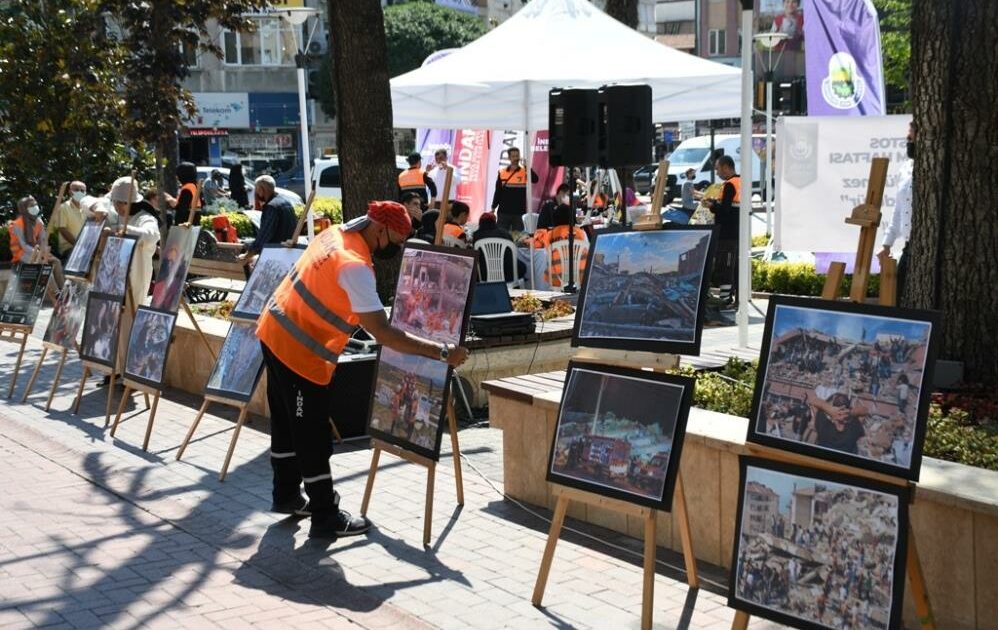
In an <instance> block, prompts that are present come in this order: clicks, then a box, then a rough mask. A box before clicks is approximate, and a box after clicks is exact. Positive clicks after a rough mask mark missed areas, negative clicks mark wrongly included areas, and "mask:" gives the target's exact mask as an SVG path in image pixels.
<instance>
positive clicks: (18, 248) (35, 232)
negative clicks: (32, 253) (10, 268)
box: [10, 217, 44, 262]
mask: <svg viewBox="0 0 998 630" xmlns="http://www.w3.org/2000/svg"><path fill="white" fill-rule="evenodd" d="M26 227H27V226H25V225H24V217H17V218H16V219H14V220H13V221H12V222H11V224H10V253H11V262H21V258H23V257H24V248H25V246H29V247H38V246H39V245H41V244H42V243H43V242H44V241H43V240H42V231H43V230H44V228H43V227H42V221H41V219H40V218H38V219H35V225H34V227H33V228H32V230H31V231H32V239H31V240H33V241H34V245H31V244H29V243H28V237H27V233H26V232H25V229H26Z"/></svg>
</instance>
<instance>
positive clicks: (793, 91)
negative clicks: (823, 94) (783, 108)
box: [790, 77, 807, 116]
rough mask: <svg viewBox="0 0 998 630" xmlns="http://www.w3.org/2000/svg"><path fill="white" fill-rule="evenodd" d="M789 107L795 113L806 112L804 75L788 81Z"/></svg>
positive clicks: (802, 113) (805, 81)
mask: <svg viewBox="0 0 998 630" xmlns="http://www.w3.org/2000/svg"><path fill="white" fill-rule="evenodd" d="M790 107H791V109H793V112H794V113H795V114H798V115H801V116H803V115H805V114H807V80H806V79H805V78H804V77H797V78H796V79H794V80H793V81H791V82H790Z"/></svg>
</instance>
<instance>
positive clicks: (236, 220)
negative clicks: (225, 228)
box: [201, 212, 256, 238]
mask: <svg viewBox="0 0 998 630" xmlns="http://www.w3.org/2000/svg"><path fill="white" fill-rule="evenodd" d="M215 216H224V217H228V218H229V223H231V224H232V227H234V228H236V234H237V235H238V236H239V238H252V237H253V235H254V234H256V228H254V227H253V223H252V222H251V221H250V220H249V217H248V216H246V215H245V214H243V213H242V212H232V213H229V212H226V213H223V214H221V215H214V216H202V217H201V229H203V230H208V231H211V220H212V219H213V218H215Z"/></svg>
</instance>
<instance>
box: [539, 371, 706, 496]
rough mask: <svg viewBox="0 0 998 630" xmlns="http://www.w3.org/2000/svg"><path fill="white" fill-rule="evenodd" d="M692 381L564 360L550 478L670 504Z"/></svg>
mask: <svg viewBox="0 0 998 630" xmlns="http://www.w3.org/2000/svg"><path fill="white" fill-rule="evenodd" d="M691 390H692V382H691V381H688V380H687V379H682V378H680V377H672V376H666V375H656V374H652V373H649V372H642V371H641V370H630V369H619V368H612V367H610V366H596V365H584V364H579V363H570V364H569V369H568V376H567V379H566V387H565V393H564V397H563V399H562V403H561V407H560V409H559V412H558V423H557V428H556V429H555V440H554V444H553V445H552V451H551V458H550V466H549V474H548V481H552V482H556V483H564V484H566V485H571V486H574V487H578V488H581V489H583V490H588V491H591V492H595V493H597V494H604V495H607V496H611V497H614V498H622V499H625V500H631V501H635V502H638V503H641V504H642V505H650V506H653V507H657V508H660V509H666V510H667V509H669V506H670V505H671V494H672V493H671V489H672V486H673V484H674V480H675V470H676V462H678V458H679V451H680V449H681V446H682V439H683V435H684V433H685V428H686V417H687V414H688V413H689V398H690V394H691Z"/></svg>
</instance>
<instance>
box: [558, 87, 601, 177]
mask: <svg viewBox="0 0 998 630" xmlns="http://www.w3.org/2000/svg"><path fill="white" fill-rule="evenodd" d="M596 123H597V111H596V90H583V89H576V88H555V89H553V90H551V91H550V92H549V93H548V162H549V163H550V164H551V165H552V166H595V165H596V159H597V158H596V143H597V142H598V138H599V132H598V130H597V128H596Z"/></svg>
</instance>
